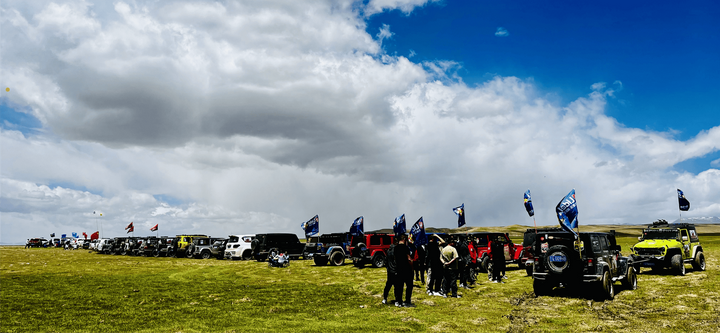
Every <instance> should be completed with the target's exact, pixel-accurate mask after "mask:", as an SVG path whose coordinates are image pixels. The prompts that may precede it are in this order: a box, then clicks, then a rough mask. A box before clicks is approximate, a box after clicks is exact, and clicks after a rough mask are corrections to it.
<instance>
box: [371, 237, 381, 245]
mask: <svg viewBox="0 0 720 333" xmlns="http://www.w3.org/2000/svg"><path fill="white" fill-rule="evenodd" d="M370 245H380V235H372V236H370Z"/></svg>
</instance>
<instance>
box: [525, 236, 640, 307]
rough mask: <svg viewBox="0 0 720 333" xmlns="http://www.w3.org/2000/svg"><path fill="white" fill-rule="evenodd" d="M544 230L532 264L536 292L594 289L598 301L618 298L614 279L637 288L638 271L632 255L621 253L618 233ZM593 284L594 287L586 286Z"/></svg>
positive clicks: (538, 293)
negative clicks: (576, 234)
mask: <svg viewBox="0 0 720 333" xmlns="http://www.w3.org/2000/svg"><path fill="white" fill-rule="evenodd" d="M578 236H579V237H578V238H577V239H576V236H575V234H573V233H570V232H567V231H564V230H562V231H544V232H542V233H539V234H538V235H537V237H538V240H537V241H536V242H535V249H534V251H535V254H536V255H537V256H536V261H535V264H534V265H533V289H534V291H535V295H537V296H542V295H548V294H549V293H550V292H551V291H552V290H553V288H554V287H557V286H562V287H566V288H572V289H574V290H576V291H579V292H585V291H588V290H589V291H594V295H593V296H594V298H595V299H597V300H605V299H613V298H614V297H615V287H614V283H615V281H618V280H619V281H621V282H622V284H623V286H625V288H626V289H630V290H634V289H637V274H636V271H635V268H634V267H633V264H634V262H633V260H632V258H628V257H623V256H621V254H620V250H621V249H620V246H619V245H617V243H616V241H615V232H614V231H611V232H610V233H603V232H581V233H579V235H578ZM588 284H589V285H591V286H592V288H586V287H584V286H587V285H588Z"/></svg>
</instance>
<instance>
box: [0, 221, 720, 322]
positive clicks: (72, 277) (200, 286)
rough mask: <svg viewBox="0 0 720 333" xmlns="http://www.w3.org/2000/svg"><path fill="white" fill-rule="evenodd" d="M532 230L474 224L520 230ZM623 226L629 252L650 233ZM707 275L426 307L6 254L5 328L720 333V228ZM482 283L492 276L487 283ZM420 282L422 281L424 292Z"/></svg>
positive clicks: (286, 282) (343, 276) (513, 288)
mask: <svg viewBox="0 0 720 333" xmlns="http://www.w3.org/2000/svg"><path fill="white" fill-rule="evenodd" d="M525 228H527V227H524V226H511V227H504V228H473V229H472V230H493V231H509V232H510V233H511V237H512V238H513V240H514V241H515V242H518V243H519V242H521V241H522V232H523V231H524V230H525ZM609 229H615V230H617V232H618V236H619V242H620V244H621V245H622V247H623V253H625V254H627V253H628V250H629V247H630V246H631V245H632V244H634V243H635V242H636V240H637V236H638V235H639V234H640V230H641V229H642V227H641V226H583V227H582V228H581V231H607V230H609ZM698 232H699V235H700V237H701V242H702V244H703V246H704V249H705V254H706V258H707V270H706V271H704V272H695V271H692V270H691V269H690V268H689V267H690V266H689V265H688V266H687V267H688V273H687V275H686V276H683V277H681V276H674V275H671V274H669V273H667V274H664V273H663V274H658V275H654V274H652V273H650V270H648V269H643V270H642V273H641V274H640V276H639V288H638V290H635V291H627V290H622V287H621V286H620V284H619V283H618V284H616V290H617V295H616V297H615V300H613V301H605V302H596V301H593V300H590V299H588V298H584V297H581V296H578V295H569V294H565V293H563V292H559V293H558V294H557V295H554V296H543V297H535V296H534V294H533V292H532V278H531V277H528V276H526V275H525V271H524V270H521V269H518V268H517V267H516V266H514V265H513V266H510V267H509V268H510V269H509V271H508V277H509V279H508V280H506V281H507V283H505V284H493V283H489V282H488V281H487V280H486V279H483V278H481V279H479V284H478V285H477V286H476V287H475V288H474V289H471V290H461V293H462V294H463V296H464V297H463V298H461V299H444V298H441V297H436V296H427V294H425V292H424V287H416V288H415V292H414V294H413V301H414V302H415V304H416V305H417V307H415V308H396V307H394V306H386V305H382V304H381V303H380V301H381V293H382V288H383V286H384V283H385V269H373V268H370V267H367V268H362V269H358V268H355V267H353V266H352V265H349V264H348V265H345V266H342V267H317V266H314V264H313V262H312V261H303V260H295V261H292V263H291V266H290V267H289V268H269V267H268V265H267V264H266V263H259V262H255V261H226V260H215V259H210V260H200V259H175V258H152V257H150V258H145V257H128V256H114V255H100V254H96V253H91V252H89V251H87V250H78V251H64V250H62V249H24V248H22V247H12V246H7V247H0V331H2V332H31V331H32V332H75V331H77V332H336V331H337V332H363V331H370V332H379V331H408V332H410V331H430V332H436V331H437V332H448V331H459V332H493V331H509V332H543V331H565V332H578V331H580V332H599V331H605V332H608V331H610V332H613V331H622V332H693V331H695V332H718V331H720V319H719V318H718V311H720V291H719V290H720V274H718V265H719V264H720V262H719V261H718V258H719V257H720V226H713V225H700V226H699V228H698ZM479 277H482V275H479ZM416 285H417V284H416Z"/></svg>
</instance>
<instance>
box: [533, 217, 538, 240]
mask: <svg viewBox="0 0 720 333" xmlns="http://www.w3.org/2000/svg"><path fill="white" fill-rule="evenodd" d="M533 225H534V226H535V234H536V235H537V223H536V222H535V215H533Z"/></svg>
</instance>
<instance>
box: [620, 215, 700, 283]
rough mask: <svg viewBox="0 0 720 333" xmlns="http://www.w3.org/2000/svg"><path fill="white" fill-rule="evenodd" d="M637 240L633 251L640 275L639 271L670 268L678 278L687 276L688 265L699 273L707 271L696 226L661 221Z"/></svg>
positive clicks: (651, 226) (651, 225)
mask: <svg viewBox="0 0 720 333" xmlns="http://www.w3.org/2000/svg"><path fill="white" fill-rule="evenodd" d="M638 240H639V241H640V242H639V243H637V244H635V245H633V247H632V252H633V254H634V255H635V259H636V261H637V262H638V263H639V264H638V265H637V266H636V268H638V271H639V268H640V267H650V268H651V269H653V270H660V269H663V268H666V267H669V268H671V269H672V270H673V271H674V272H675V274H677V275H685V264H688V263H689V264H691V265H692V267H693V269H694V270H696V271H704V270H705V254H704V253H703V248H702V245H700V239H699V238H698V235H697V231H696V230H695V225H693V224H690V223H668V222H667V221H665V220H659V221H656V222H653V223H652V224H650V225H648V227H647V228H646V229H644V230H643V235H642V236H641V237H638Z"/></svg>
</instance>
